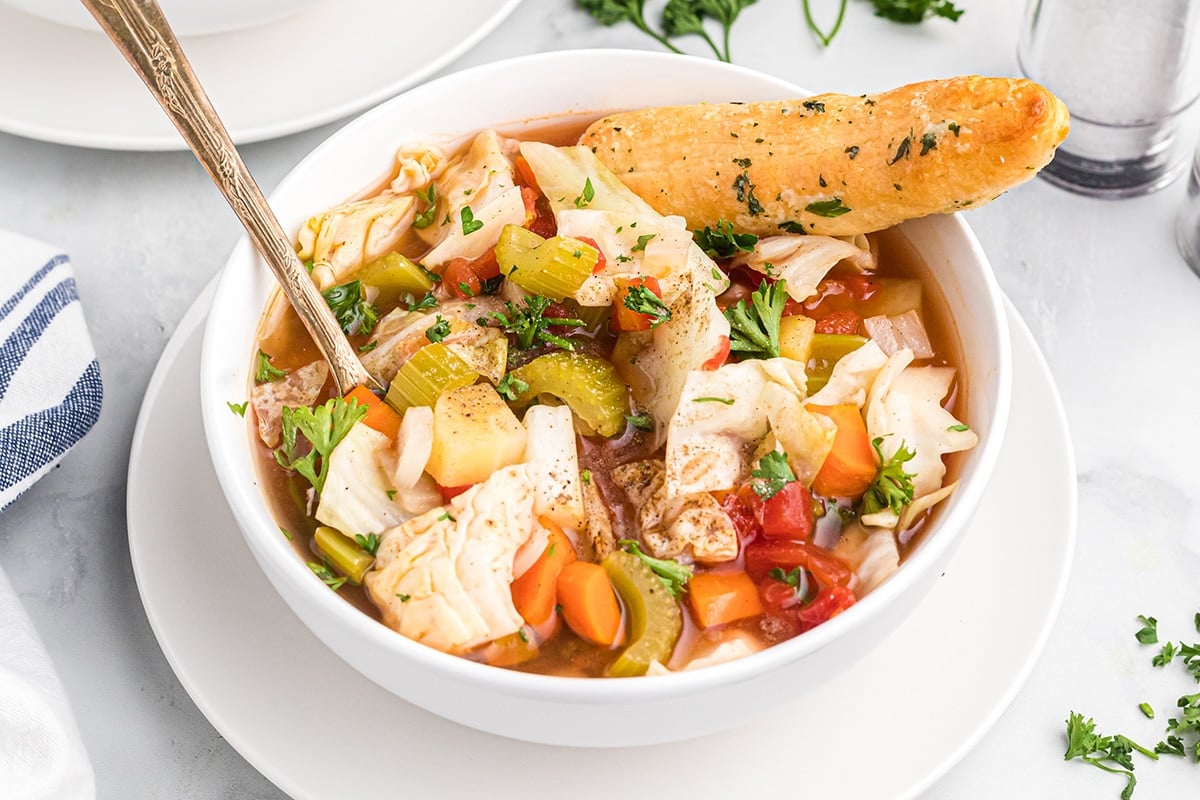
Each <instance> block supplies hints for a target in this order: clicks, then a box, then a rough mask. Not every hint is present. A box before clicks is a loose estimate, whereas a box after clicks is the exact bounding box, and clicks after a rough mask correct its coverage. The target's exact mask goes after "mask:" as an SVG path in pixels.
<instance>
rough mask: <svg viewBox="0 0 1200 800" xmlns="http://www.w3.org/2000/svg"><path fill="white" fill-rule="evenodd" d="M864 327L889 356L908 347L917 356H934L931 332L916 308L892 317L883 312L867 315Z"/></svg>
mask: <svg viewBox="0 0 1200 800" xmlns="http://www.w3.org/2000/svg"><path fill="white" fill-rule="evenodd" d="M863 327H864V328H866V329H867V334H868V335H869V336H870V337H871V340H872V341H874V342H875V343H876V344H878V345H879V349H880V350H882V351H883V352H884V353H885V354H887V355H889V356H890V355H892V354H893V353H895V352H896V351H897V350H904V349H908V350H912V351H913V355H914V356H916V357H917V358H933V345H931V344H930V343H929V334H927V333H926V332H925V325H924V324H922V322H921V315H920V314H918V313H917V310H916V309H915V308H910V309H909V310H908V311H905V312H904V313H903V314H894V315H892V316H890V317H888V316H883V315H882V314H881V315H879V316H875V317H867V318H865V319H864V320H863Z"/></svg>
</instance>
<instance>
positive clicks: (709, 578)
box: [687, 571, 763, 628]
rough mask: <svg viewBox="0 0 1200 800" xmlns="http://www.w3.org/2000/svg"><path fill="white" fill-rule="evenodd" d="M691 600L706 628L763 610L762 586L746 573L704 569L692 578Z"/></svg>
mask: <svg viewBox="0 0 1200 800" xmlns="http://www.w3.org/2000/svg"><path fill="white" fill-rule="evenodd" d="M687 591H688V602H689V603H690V604H691V606H692V613H693V614H695V616H696V622H698V623H700V627H702V628H711V627H712V626H713V625H724V624H725V623H726V622H734V621H736V620H739V619H747V618H748V617H757V616H758V615H759V614H761V613H763V607H762V601H761V600H759V599H758V587H757V586H755V585H754V581H752V580H750V576H749V575H747V574H746V573H744V572H741V571H738V572H703V573H701V574H699V575H696V576H695V577H693V578H692V579H691V580H690V581H688V587H687Z"/></svg>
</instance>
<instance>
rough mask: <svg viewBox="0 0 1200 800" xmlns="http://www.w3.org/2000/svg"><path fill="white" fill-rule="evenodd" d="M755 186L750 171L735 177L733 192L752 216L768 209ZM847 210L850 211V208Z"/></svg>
mask: <svg viewBox="0 0 1200 800" xmlns="http://www.w3.org/2000/svg"><path fill="white" fill-rule="evenodd" d="M755 188H756V187H755V186H754V184H753V183H752V182H751V181H750V173H749V172H746V171H743V172H742V174H741V175H738V176H737V177H736V178H734V179H733V193H734V195H736V196H737V200H738V202H739V203H745V204H746V210H747V211H749V212H750V216H752V217H757V216H758V215H759V214H761V213H763V211H765V210H766V209H764V208H763V205H762V203H760V202H758V198H757V197H755V196H754V189H755ZM846 210H847V211H849V209H846Z"/></svg>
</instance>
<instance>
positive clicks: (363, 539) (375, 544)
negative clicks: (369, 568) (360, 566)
mask: <svg viewBox="0 0 1200 800" xmlns="http://www.w3.org/2000/svg"><path fill="white" fill-rule="evenodd" d="M354 541H356V542H358V546H359V547H361V548H362V549H363V550H366V551H367V552H368V553H370V554H371V555H375V551H376V550H378V549H379V537H378V536H376V535H375V534H373V533H368V534H367V535H366V536H363V535H362V534H361V533H356V534H354Z"/></svg>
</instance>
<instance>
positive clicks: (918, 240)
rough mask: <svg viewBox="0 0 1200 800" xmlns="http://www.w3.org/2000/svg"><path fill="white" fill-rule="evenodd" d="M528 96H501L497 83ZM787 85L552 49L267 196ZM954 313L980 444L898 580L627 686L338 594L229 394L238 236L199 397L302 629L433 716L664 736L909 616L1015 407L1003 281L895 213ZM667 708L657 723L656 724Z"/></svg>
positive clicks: (789, 681) (259, 286)
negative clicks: (297, 546)
mask: <svg viewBox="0 0 1200 800" xmlns="http://www.w3.org/2000/svg"><path fill="white" fill-rule="evenodd" d="M531 86H537V87H538V88H537V91H529V90H524V91H519V92H512V93H509V92H498V91H497V90H496V87H531ZM801 94H803V92H802V91H801V90H800V89H799V88H798V87H795V86H791V85H789V84H787V83H784V82H782V81H779V80H777V79H775V78H770V77H767V76H764V75H761V74H758V73H754V72H751V71H749V70H744V69H741V68H737V67H732V66H729V65H725V64H720V63H718V62H712V61H705V60H700V59H687V58H680V57H672V56H666V55H661V54H652V53H644V52H632V51H629V52H620V51H611V50H610V51H575V52H567V53H552V54H547V55H541V56H534V57H529V58H522V59H517V60H513V61H507V62H499V63H496V64H491V65H487V66H485V67H480V68H476V69H472V70H467V71H465V72H461V73H457V74H455V75H451V76H448V77H446V78H442V79H440V80H438V81H435V82H433V83H430V84H426V85H424V86H421V87H419V88H417V89H414V90H412V91H410V92H408V93H406V94H404V95H403V96H401V97H398V98H396V99H394V100H392V101H391V102H389V103H387V104H385V105H383V106H381V107H379V108H377V109H375V110H374V111H372V112H371V113H369V114H367V115H365V116H363V117H362V118H360V119H359V120H356V121H355V122H353V123H351V124H350V125H348V126H347V127H346V128H344V129H343V130H342V131H340V132H339V133H337V134H335V135H334V136H333V137H331V138H330V139H329V140H328V141H327V142H326V143H325V144H323V145H321V146H320V147H318V148H317V149H316V150H315V151H314V152H313V153H312V154H311V155H310V156H309V157H308V158H307V159H305V160H304V161H303V162H302V163H301V164H300V165H299V166H298V167H297V168H296V169H295V170H294V171H293V172H292V173H291V174H290V175H289V176H288V177H287V178H286V179H285V180H284V182H283V183H282V184H281V185H280V187H279V190H278V191H277V192H276V193H275V194H274V196H273V197H272V201H271V202H272V206H273V207H274V208H275V211H276V213H277V214H278V215H279V217H280V220H281V222H282V223H283V226H284V229H285V230H297V229H299V227H300V226H301V225H302V224H303V223H304V221H305V220H306V219H307V218H308V217H309V216H310V215H311V214H313V213H314V212H316V211H318V210H321V209H324V208H327V207H329V206H332V205H334V204H336V203H338V202H341V201H343V200H344V199H345V198H347V197H350V196H352V195H354V194H355V193H357V192H358V191H359V190H360V189H361V188H362V187H364V186H367V185H370V184H373V183H375V182H377V180H378V179H379V177H380V176H381V175H382V174H384V173H385V172H386V171H387V169H388V168H389V165H390V164H391V159H392V154H393V152H394V150H395V148H396V147H397V146H398V145H399V144H401V143H404V142H408V141H415V140H420V139H422V138H427V137H428V136H429V135H431V134H434V133H460V132H470V131H474V130H476V129H478V128H480V127H484V126H487V125H489V124H503V123H506V122H514V121H515V122H520V121H521V120H524V119H529V118H537V117H542V116H545V115H548V114H554V113H560V114H561V113H567V112H584V111H602V110H607V109H614V108H622V107H632V106H644V105H658V104H666V103H680V102H693V101H699V100H731V99H738V100H756V99H766V98H778V97H787V96H798V95H801ZM904 231H905V234H906V235H907V236H908V238H909V240H910V241H911V242H912V243H913V245H914V246H915V247H916V248H917V250H918V251H919V252H920V253H921V254H922V255H923V256H924V258H925V260H926V262H927V263H928V265H929V267H930V268H931V271H932V272H933V274H934V275H938V276H941V278H940V279H939V283H940V284H941V289H942V292H943V294H944V295H945V296H946V300H947V302H948V303H949V305H950V307H951V309H952V310H958V313H957V314H956V324H957V326H958V330H959V338H960V340H961V344H962V350H963V357H964V362H965V364H967V365H969V367H970V371H969V380H970V391H969V392H968V394H967V398H968V406H969V407H968V408H967V410H966V418H967V419H968V420H969V421H970V423H971V425H972V427H973V428H974V430H976V431H977V432H978V433H979V436H980V439H981V442H980V445H979V446H978V447H977V448H975V449H974V450H973V451H971V452H970V453H969V454H968V455H967V457H966V458H965V459H964V461H963V467H962V472H961V476H960V480H961V484H960V487H959V490H958V491H957V492H956V493H955V494H954V496H953V497H952V498H951V499H950V500H948V501H947V502H946V504H945V507H944V508H943V509H942V510H941V514H940V519H939V522H938V527H937V530H936V532H935V533H934V534H933V535H931V536H928V537H926V538H925V539H924V541H923V542H922V543H921V545H920V546H919V547H918V548H916V550H915V551H914V553H913V554H912V555H911V556H910V557H909V558H908V560H907V562H906V563H905V565H904V566H903V567H902V568H901V569H900V570H899V572H897V573H896V575H894V576H893V577H892V578H890V579H889V580H888V581H886V582H885V583H884V584H883V585H881V586H880V587H879V588H878V589H876V590H875V591H874V592H872V593H871V594H870V595H868V596H867V597H866V598H864V599H863V600H862V601H861V602H859V603H858V604H856V605H855V606H854V607H853V608H851V609H849V610H848V611H847V612H845V613H843V614H841V615H840V616H838V617H837V618H835V619H834V620H832V621H830V622H829V623H827V624H825V625H822V626H820V627H819V628H817V629H815V630H813V631H810V632H809V633H807V634H805V635H803V636H800V637H797V638H796V639H793V640H790V641H788V642H784V643H782V644H780V645H776V646H775V647H771V648H768V649H767V650H765V651H763V652H761V653H759V654H756V655H754V656H752V657H750V658H745V659H741V660H739V661H735V662H732V663H728V664H723V665H720V666H717V667H713V668H709V669H704V670H696V671H694V672H684V673H676V674H671V675H667V676H662V677H657V678H653V679H650V678H647V679H632V680H587V679H567V678H556V677H550V676H543V675H530V674H524V673H519V672H515V671H510V670H503V669H497V668H493V667H488V666H486V665H482V664H478V663H474V662H471V661H468V660H466V659H461V658H456V657H453V656H448V655H446V654H444V653H441V652H438V651H435V650H433V649H431V648H427V647H424V646H422V645H419V644H416V643H415V642H412V641H410V640H408V639H405V638H404V637H402V636H400V635H398V634H396V633H394V632H393V631H391V630H389V629H387V628H386V627H384V626H382V625H380V624H378V623H377V622H375V621H374V620H372V619H370V618H369V617H367V616H365V615H363V614H361V613H359V612H358V611H357V610H355V609H354V608H353V607H352V606H350V605H349V604H347V603H345V602H342V601H341V600H340V599H339V598H337V597H336V596H334V595H332V594H331V593H330V592H329V591H328V589H327V588H326V587H325V586H323V585H322V584H321V583H320V582H319V581H316V580H314V579H313V577H312V574H311V573H310V571H309V570H308V568H307V567H306V566H305V565H304V563H303V562H302V561H301V560H300V559H298V558H297V557H296V554H295V552H294V551H293V550H292V548H291V545H290V544H289V543H288V542H287V541H286V540H284V539H283V538H282V537H280V536H279V534H278V526H277V524H276V523H275V521H274V520H273V519H272V517H271V515H270V513H269V512H268V510H267V507H266V504H265V503H264V501H263V499H262V497H261V496H260V494H259V491H258V488H257V475H256V473H255V468H254V465H253V461H252V458H251V452H250V447H249V441H248V436H247V432H246V427H245V424H244V423H243V422H242V421H241V420H238V419H237V418H235V417H232V416H231V415H230V413H229V410H228V407H227V405H226V404H227V402H228V401H229V400H237V399H240V398H243V397H244V396H245V394H246V388H247V386H248V375H247V368H248V366H249V363H250V359H249V354H251V353H252V352H253V350H254V333H255V329H256V326H257V323H258V318H259V315H260V314H261V311H262V308H263V307H264V305H265V303H266V301H267V298H268V296H269V294H270V292H271V291H272V290H273V288H274V282H273V279H272V278H271V276H270V273H269V272H268V271H267V269H266V267H265V266H264V265H263V264H262V263H261V262H260V261H259V259H258V258H257V256H256V255H255V254H254V253H253V252H252V251H251V249H250V246H249V244H248V243H247V242H245V241H243V242H242V243H241V244H239V246H238V247H237V248H236V249H235V251H234V253H233V255H232V256H231V258H230V260H229V263H228V264H227V266H226V269H225V272H224V273H223V275H222V278H221V280H220V283H219V285H218V287H217V292H216V296H215V298H214V301H213V307H212V311H211V314H210V318H209V323H208V327H207V331H206V336H205V343H204V356H203V359H202V363H201V389H202V409H203V412H204V421H205V429H206V433H207V437H208V441H209V447H210V451H211V454H212V459H213V463H214V465H215V466H216V472H217V476H218V478H219V479H220V481H221V486H222V488H223V490H224V492H225V496H226V498H227V499H228V501H229V503H230V506H231V507H232V509H233V512H234V516H235V517H236V518H237V520H238V522H239V525H240V527H241V529H242V531H243V533H244V534H245V536H246V540H247V542H248V543H249V545H250V550H251V552H253V553H254V556H255V558H256V559H257V560H258V562H259V564H260V565H261V566H262V567H263V570H264V572H265V573H266V575H267V577H268V578H269V579H270V580H271V582H272V583H273V584H274V586H275V588H276V589H277V590H278V591H279V593H280V594H281V595H282V596H283V598H284V600H285V601H286V602H287V603H288V605H289V606H291V607H292V609H293V610H294V611H295V612H296V613H297V615H298V616H299V617H300V618H301V620H303V621H304V623H305V624H306V625H308V626H309V628H310V629H311V630H312V631H313V632H314V633H315V634H316V635H317V636H318V637H319V638H320V639H321V640H322V641H324V642H325V644H326V645H327V646H329V647H330V648H331V649H332V650H333V651H334V652H336V653H337V654H338V655H340V656H341V657H342V658H343V659H344V660H346V661H347V662H348V663H349V664H351V665H352V666H354V667H355V668H356V669H358V670H359V671H360V672H362V673H363V674H364V675H366V676H367V677H369V678H370V679H372V680H374V681H375V682H377V683H379V684H380V685H381V686H383V687H385V688H387V689H389V690H390V691H392V692H394V693H396V694H397V695H399V696H401V697H404V698H405V699H407V700H410V701H411V702H414V703H416V704H418V705H420V706H422V707H423V708H425V709H427V710H429V711H433V712H434V713H436V714H439V715H441V716H444V717H447V718H449V719H451V720H454V721H456V722H461V723H463V724H466V725H470V726H472V727H477V728H480V729H482V730H486V731H489V732H492V733H498V734H502V735H505V736H512V737H515V738H520V739H527V740H530V741H538V742H547V743H554V744H570V745H581V746H616V745H628V744H647V743H655V742H663V741H673V740H678V739H683V738H687V737H692V736H699V735H702V734H705V733H709V732H712V731H717V730H721V729H724V728H727V727H730V726H732V725H735V724H737V723H739V722H743V721H745V720H747V719H749V718H750V717H752V716H753V715H755V714H758V713H761V712H763V711H764V710H766V709H768V708H770V707H773V706H774V705H777V703H778V698H780V697H787V696H789V695H790V694H791V693H793V692H794V691H795V687H796V686H798V685H805V686H815V685H817V684H820V683H822V682H824V681H825V680H827V679H829V678H830V677H832V676H833V675H835V674H837V673H839V672H841V671H844V670H845V669H846V668H847V667H848V666H849V665H851V664H853V663H855V662H857V661H858V660H859V659H860V658H861V657H862V656H863V655H864V654H865V653H867V652H868V651H869V650H870V649H871V648H872V647H873V646H874V645H876V644H877V643H878V642H879V641H881V640H882V639H883V638H885V636H886V635H887V633H889V632H890V631H892V630H893V629H894V628H896V627H897V626H898V625H900V623H901V622H902V621H903V620H904V618H905V617H906V616H907V615H908V613H909V612H911V610H912V609H913V607H914V606H915V605H916V603H917V602H918V601H919V600H920V598H921V597H922V596H924V594H925V593H926V592H927V591H928V590H929V588H930V587H931V586H932V585H933V583H934V582H935V580H936V578H937V575H938V574H939V573H940V572H941V570H942V569H943V568H944V566H945V564H946V562H947V560H948V559H949V557H950V555H951V553H952V552H953V549H954V547H955V546H956V545H957V544H958V542H959V541H960V539H961V534H962V533H963V532H964V531H965V529H966V527H967V523H968V521H969V519H970V516H971V513H972V512H973V511H974V509H975V507H976V505H977V504H978V502H979V499H980V498H981V497H982V494H983V491H984V488H985V486H986V482H987V479H988V477H989V475H990V473H991V470H992V467H993V466H994V464H995V461H996V457H997V455H998V453H999V451H1000V446H1001V443H1002V438H1003V431H1004V425H1005V422H1006V420H1007V416H1008V406H1009V397H1010V379H1011V363H1010V362H1011V353H1010V346H1009V337H1008V330H1007V321H1006V318H1005V315H1004V311H1003V307H1002V302H1001V295H1000V291H999V288H998V287H997V286H996V284H995V280H994V278H993V277H992V274H991V270H990V268H989V267H988V266H987V261H986V258H985V257H984V255H983V253H982V252H981V251H980V249H979V246H978V244H977V243H976V241H975V239H974V237H973V236H972V235H971V233H970V231H969V229H968V228H967V227H966V225H965V224H964V223H963V222H962V220H961V219H960V218H959V217H930V218H926V219H922V220H915V221H913V222H910V223H908V224H906V225H905V227H904ZM665 719H669V720H672V724H671V725H663V724H662V720H665Z"/></svg>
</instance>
